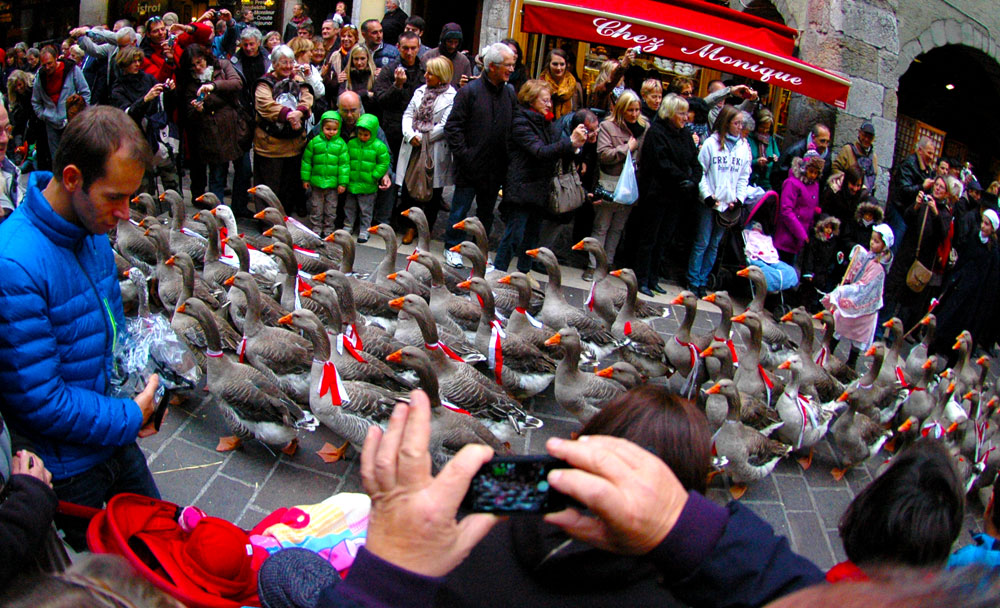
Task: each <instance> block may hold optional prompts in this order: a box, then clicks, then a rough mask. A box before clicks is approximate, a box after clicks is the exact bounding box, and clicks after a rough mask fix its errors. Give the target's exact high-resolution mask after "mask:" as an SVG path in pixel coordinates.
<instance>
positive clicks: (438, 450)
mask: <svg viewBox="0 0 1000 608" xmlns="http://www.w3.org/2000/svg"><path fill="white" fill-rule="evenodd" d="M388 359H389V360H390V361H392V362H394V363H400V364H402V365H405V366H407V367H409V368H411V369H412V370H413V371H414V372H416V374H417V377H418V378H420V388H421V389H423V391H424V392H425V393H427V398H428V400H429V401H430V404H431V437H430V442H429V448H430V451H431V460H432V462H433V464H434V468H435V469H440V468H441V467H443V466H444V465H445V464H446V463H447V461H448V460H449V459H450V458H451V456H452V455H454V453H455V452H457V451H458V450H460V449H461V448H462V447H463V446H465V445H467V444H470V443H481V444H484V445H488V446H490V447H491V448H493V450H494V451H495V452H496V453H497V454H509V453H510V444H509V443H506V442H502V441H500V439H498V438H497V436H496V435H494V434H493V433H492V432H491V431H490V430H489V429H488V428H487V427H486V426H485V425H483V423H482V422H480V421H479V420H477V419H476V418H475V417H473V416H471V415H470V414H469V413H468V412H466V411H464V410H462V409H461V408H458V407H456V406H454V405H453V404H450V403H447V402H442V399H441V391H440V388H439V382H438V378H437V374H436V373H435V371H434V363H433V361H432V360H431V357H430V356H429V355H428V354H427V352H426V351H424V350H421V349H419V348H417V347H416V346H404V347H403V348H401V349H400V350H398V351H396V352H394V353H392V354H390V355H389V357H388Z"/></svg>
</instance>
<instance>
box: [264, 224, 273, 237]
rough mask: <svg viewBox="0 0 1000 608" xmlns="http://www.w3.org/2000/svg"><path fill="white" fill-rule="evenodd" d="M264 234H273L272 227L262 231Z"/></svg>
mask: <svg viewBox="0 0 1000 608" xmlns="http://www.w3.org/2000/svg"><path fill="white" fill-rule="evenodd" d="M264 236H274V227H273V226H272V227H271V228H268V229H267V230H265V231H264Z"/></svg>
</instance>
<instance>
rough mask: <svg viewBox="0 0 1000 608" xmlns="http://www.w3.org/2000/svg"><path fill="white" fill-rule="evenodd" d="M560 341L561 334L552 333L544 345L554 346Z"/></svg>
mask: <svg viewBox="0 0 1000 608" xmlns="http://www.w3.org/2000/svg"><path fill="white" fill-rule="evenodd" d="M561 342H562V336H561V335H559V334H553V336H552V337H551V338H549V339H548V340H546V341H545V346H555V345H556V344H559V343H561Z"/></svg>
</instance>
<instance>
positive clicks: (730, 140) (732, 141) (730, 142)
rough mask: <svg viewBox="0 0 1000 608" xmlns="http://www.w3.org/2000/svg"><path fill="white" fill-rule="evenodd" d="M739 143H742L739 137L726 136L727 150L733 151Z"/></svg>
mask: <svg viewBox="0 0 1000 608" xmlns="http://www.w3.org/2000/svg"><path fill="white" fill-rule="evenodd" d="M738 143H740V137H739V136H738V135H730V134H728V133H727V134H726V148H728V149H729V150H732V149H733V148H735V147H736V144H738Z"/></svg>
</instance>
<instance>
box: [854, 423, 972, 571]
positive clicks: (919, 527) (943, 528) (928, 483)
mask: <svg viewBox="0 0 1000 608" xmlns="http://www.w3.org/2000/svg"><path fill="white" fill-rule="evenodd" d="M964 513H965V492H964V489H963V488H962V484H961V482H960V481H959V479H958V473H957V472H956V471H955V467H954V465H953V464H952V461H951V455H950V454H949V452H948V449H947V448H946V447H945V446H944V445H943V444H942V443H941V442H940V441H936V440H932V439H920V440H919V441H917V442H915V443H914V444H913V445H911V446H910V447H909V448H907V449H906V450H905V451H903V452H902V453H900V454H899V455H898V456H896V458H895V459H894V460H893V462H892V464H891V465H889V468H888V469H887V470H886V471H885V473H883V474H882V475H881V476H879V477H878V478H877V479H875V480H874V481H873V482H871V483H870V484H868V487H866V488H865V489H864V490H862V491H861V493H860V494H858V495H857V497H856V498H855V499H854V501H853V502H851V504H850V505H848V507H847V510H846V511H845V512H844V515H843V517H841V519H840V527H839V530H840V538H841V540H842V541H843V543H844V551H845V552H846V553H847V557H848V558H850V560H851V561H852V562H854V563H855V564H857V565H859V566H864V565H866V564H867V565H872V566H874V565H888V566H893V565H904V566H913V567H917V568H920V567H935V568H936V567H941V566H943V565H944V563H945V562H946V561H947V560H948V555H949V554H950V553H951V545H952V543H954V542H955V539H956V538H958V535H959V533H960V532H961V531H962V517H963V516H964Z"/></svg>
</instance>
